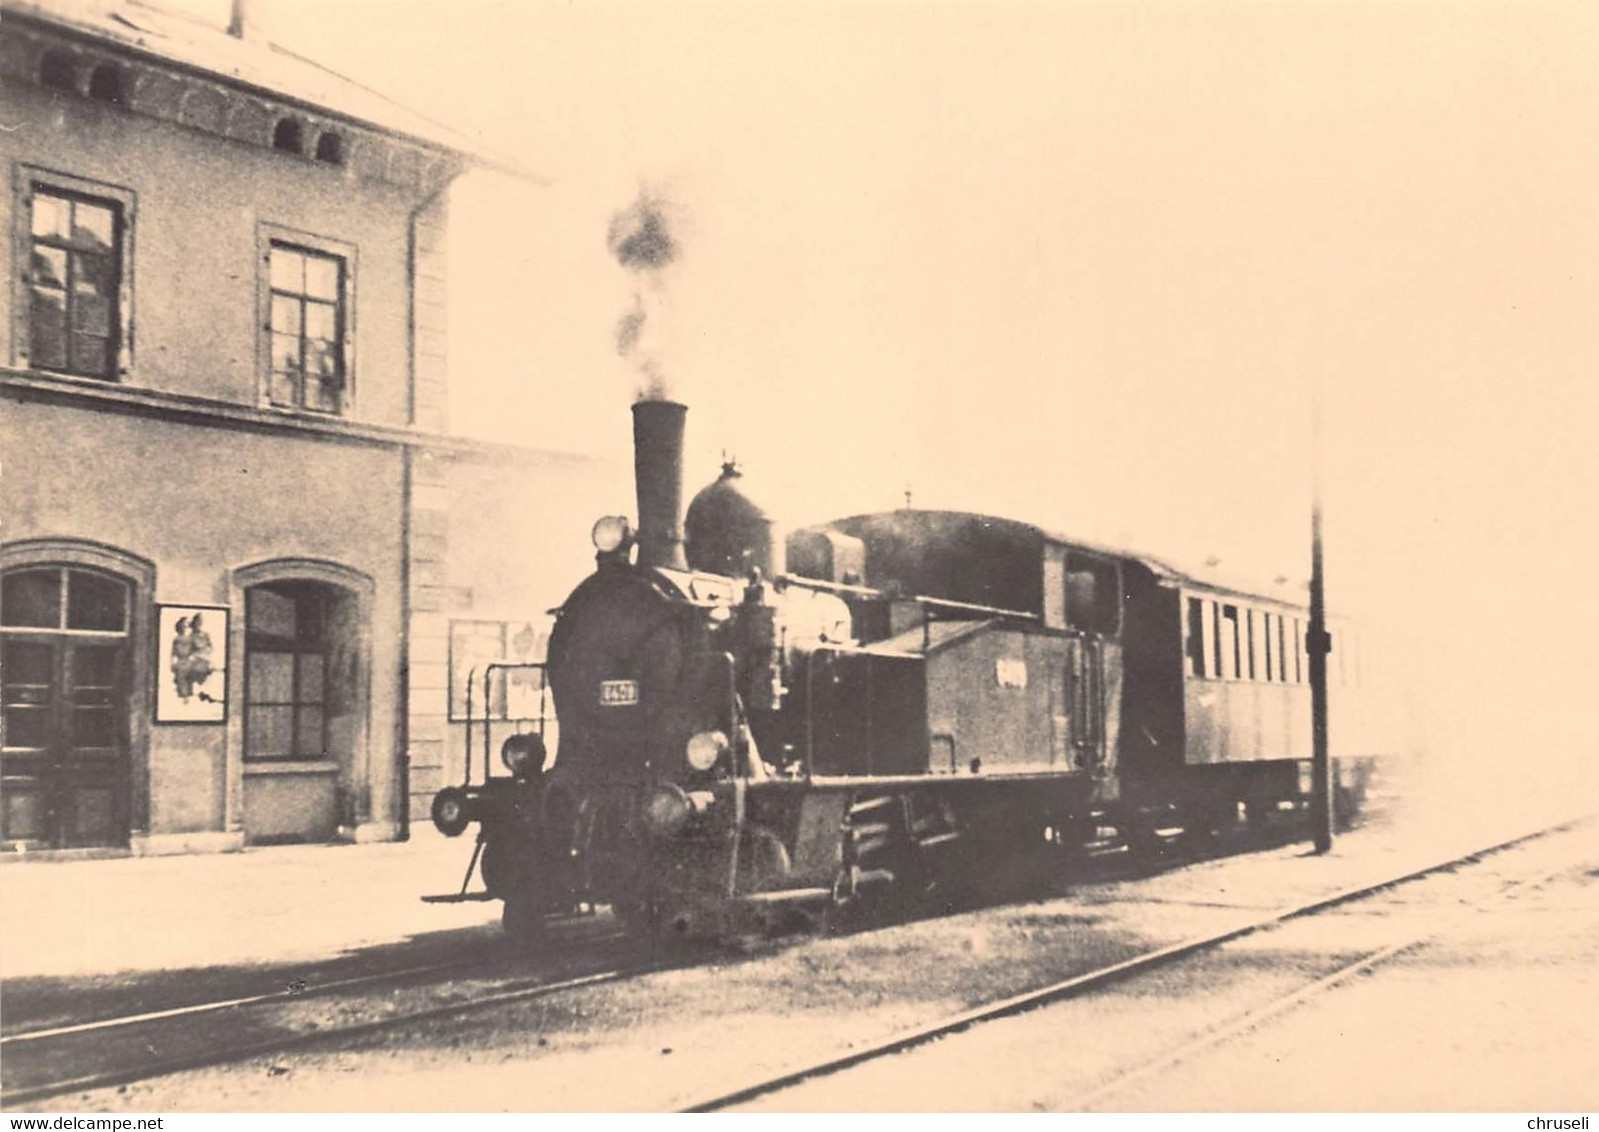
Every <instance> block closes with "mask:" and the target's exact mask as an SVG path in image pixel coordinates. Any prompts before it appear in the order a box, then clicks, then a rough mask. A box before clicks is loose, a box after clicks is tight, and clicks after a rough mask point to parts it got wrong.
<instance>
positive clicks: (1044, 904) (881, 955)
mask: <svg viewBox="0 0 1599 1132" xmlns="http://www.w3.org/2000/svg"><path fill="white" fill-rule="evenodd" d="M1417 828H1418V827H1417V826H1416V825H1414V824H1411V825H1409V826H1407V827H1406V833H1405V835H1404V836H1395V835H1394V833H1393V832H1392V831H1384V830H1381V829H1373V830H1366V831H1361V832H1359V833H1356V834H1354V835H1351V836H1348V837H1345V838H1343V839H1341V840H1340V841H1339V844H1338V848H1337V850H1336V851H1335V852H1334V853H1333V854H1332V855H1329V856H1327V857H1312V856H1308V855H1306V852H1305V850H1304V848H1303V847H1302V846H1298V845H1294V846H1288V847H1285V848H1281V849H1277V850H1272V851H1269V852H1262V853H1255V854H1250V855H1247V856H1242V857H1233V858H1224V859H1217V860H1212V861H1206V862H1203V863H1200V864H1196V865H1192V866H1189V867H1186V868H1181V869H1176V870H1174V871H1171V872H1168V873H1165V874H1162V875H1159V876H1155V877H1149V878H1145V879H1140V880H1130V881H1107V882H1099V883H1089V884H1083V885H1080V886H1078V887H1077V888H1076V889H1074V890H1073V891H1071V892H1069V893H1063V894H1061V895H1057V896H1053V897H1051V898H1048V899H1042V900H1036V901H1033V902H1030V903H1025V904H1019V905H1011V906H1007V907H1002V908H990V909H983V910H978V911H973V912H967V913H962V914H959V915H954V916H948V917H945V918H941V919H937V920H930V921H924V922H919V923H910V924H901V925H897V926H893V927H889V928H883V929H879V930H874V931H863V932H860V933H857V934H854V935H849V936H844V937H838V938H825V939H808V940H800V941H788V942H786V943H781V944H776V945H765V946H762V947H758V948H756V949H755V950H754V952H753V953H752V954H749V955H745V956H738V955H729V956H727V957H726V958H725V960H724V961H719V962H713V963H708V964H704V965H701V966H696V967H694V968H692V969H688V970H679V971H671V972H662V973H658V974H653V975H648V976H644V977H641V978H638V979H635V980H631V981H628V982H626V983H622V984H615V985H611V986H607V987H599V988H589V989H586V990H583V991H578V992H569V993H562V994H559V995H555V996H551V997H549V998H546V999H541V1000H538V1001H536V1002H532V1003H526V1004H522V1005H519V1006H516V1007H507V1008H501V1009H496V1010H493V1011H486V1012H483V1013H481V1014H473V1015H470V1016H466V1017H462V1018H459V1019H456V1020H453V1021H451V1022H449V1023H445V1024H440V1023H435V1024H433V1025H431V1026H429V1027H427V1028H425V1029H423V1028H417V1029H415V1030H413V1031H406V1030H398V1031H394V1032H391V1033H387V1034H385V1035H383V1036H382V1037H381V1039H378V1038H374V1039H371V1040H369V1041H367V1042H365V1043H363V1044H361V1045H359V1046H357V1047H354V1048H349V1049H339V1050H328V1051H305V1052H302V1053H299V1054H297V1055H295V1056H293V1057H292V1058H291V1057H287V1056H284V1057H278V1058H272V1059H255V1060H251V1061H245V1062H241V1063H238V1064H234V1065H229V1066H226V1067H221V1068H217V1069H212V1070H206V1071H196V1072H193V1073H185V1074H179V1075H174V1076H171V1077H167V1078H163V1079H160V1080H157V1081H151V1082H143V1083H139V1084H136V1085H131V1086H127V1087H125V1088H123V1089H119V1090H115V1091H103V1092H100V1093H97V1094H87V1095H81V1096H76V1097H64V1098H60V1099H59V1100H58V1101H57V1102H54V1103H53V1104H51V1105H50V1106H47V1107H49V1108H52V1109H55V1110H59V1111H78V1112H82V1111H100V1110H126V1111H136V1112H145V1113H149V1112H155V1111H317V1110H363V1111H365V1110H382V1111H411V1110H422V1111H468V1110H470V1111H494V1110H514V1111H527V1110H660V1109H664V1108H671V1107H676V1106H680V1105H683V1104H687V1103H691V1102H692V1101H694V1100H697V1099H700V1098H702V1097H704V1096H708V1095H714V1094H716V1093H720V1092H722V1091H725V1090H726V1089H727V1088H729V1087H730V1086H732V1085H735V1084H738V1083H742V1082H743V1081H744V1080H746V1079H753V1078H756V1077H758V1076H761V1075H765V1074H770V1073H773V1072H775V1071H778V1070H780V1069H782V1068H785V1067H787V1066H789V1065H791V1064H793V1063H795V1062H796V1061H801V1060H806V1059H809V1058H811V1057H815V1056H818V1055H821V1054H825V1053H829V1052H833V1051H836V1050H837V1049H839V1048H840V1047H841V1046H843V1045H845V1044H847V1043H849V1042H851V1041H856V1042H859V1041H865V1040H869V1039H871V1038H873V1037H882V1036H886V1035H888V1034H890V1033H893V1032H896V1031H898V1030H900V1029H903V1028H905V1027H907V1026H910V1025H914V1024H918V1023H922V1022H926V1021H929V1020H931V1019H933V1018H936V1017H938V1016H940V1015H943V1014H945V1013H948V1012H950V1011H952V1010H956V1009H960V1008H962V1007H966V1006H970V1005H975V1004H978V1003H981V1002H986V1001H990V1000H992V999H994V998H998V997H1002V996H1004V995H1008V994H1013V993H1017V992H1020V991H1022V990H1026V989H1030V988H1031V987H1034V986H1037V985H1039V984H1042V983H1045V982H1050V981H1053V980H1056V979H1060V978H1063V977H1067V976H1069V975H1071V974H1074V973H1079V972H1082V971H1086V970H1089V969H1092V968H1094V967H1096V966H1099V965H1102V964H1103V963H1105V962H1107V961H1112V960H1115V959H1120V958H1125V957H1127V956H1130V955H1133V954H1136V953H1139V952H1142V951H1145V950H1149V949H1151V948H1154V947H1159V946H1162V945H1164V944H1168V943H1172V942H1175V941H1177V940H1181V939H1185V938H1188V937H1190V936H1193V935H1197V934H1201V933H1205V932H1210V931H1214V930H1217V929H1218V928H1221V927H1225V926H1229V925H1231V924H1234V923H1237V922H1240V921H1241V920H1245V919H1252V918H1254V917H1255V916H1257V915H1259V913H1260V912H1261V911H1262V910H1264V909H1268V908H1273V907H1277V906H1281V905H1284V904H1289V903H1294V902H1297V901H1299V900H1302V899H1305V898H1307V897H1308V896H1311V895H1314V894H1320V893H1326V892H1331V891H1335V890H1337V889H1340V888H1343V887H1346V886H1348V885H1352V884H1355V883H1358V882H1361V881H1364V880H1367V879H1370V878H1373V877H1375V876H1378V875H1384V874H1388V873H1391V872H1393V871H1397V870H1398V869H1399V868H1401V867H1403V866H1404V865H1406V864H1420V863H1422V862H1423V861H1430V860H1432V859H1436V858H1438V857H1441V856H1445V855H1447V854H1448V853H1449V852H1450V851H1452V850H1457V849H1459V848H1461V847H1463V846H1465V845H1467V844H1470V843H1477V844H1481V843H1482V841H1483V840H1485V837H1484V834H1483V831H1481V830H1467V829H1449V830H1444V829H1442V828H1440V829H1438V830H1433V831H1431V832H1429V833H1427V835H1425V836H1421V835H1418V833H1417ZM1358 944H1359V940H1358V939H1356V938H1350V939H1348V940H1342V941H1340V942H1339V943H1338V944H1337V945H1336V946H1333V947H1331V948H1330V949H1329V948H1327V947H1321V948H1297V949H1295V950H1296V951H1297V952H1303V953H1304V954H1303V956H1301V957H1296V956H1295V955H1285V954H1284V953H1281V952H1267V953H1264V954H1257V955H1253V956H1250V955H1248V954H1247V953H1241V954H1240V956H1239V957H1238V958H1236V959H1235V960H1233V962H1235V963H1237V964H1239V965H1240V966H1241V968H1242V969H1244V970H1247V971H1248V972H1250V973H1252V976H1253V983H1252V986H1253V987H1254V988H1256V989H1255V991H1253V992H1252V993H1258V994H1261V995H1266V996H1268V997H1269V996H1270V995H1271V994H1273V993H1277V992H1278V990H1279V988H1281V987H1283V986H1286V985H1287V984H1288V983H1289V982H1291V981H1292V978H1293V977H1294V975H1295V974H1296V973H1297V972H1298V971H1299V970H1300V969H1301V968H1302V967H1304V965H1305V964H1311V956H1314V957H1315V958H1316V960H1317V961H1325V958H1326V955H1327V954H1329V953H1330V954H1334V955H1343V954H1346V953H1348V952H1350V951H1351V950H1352V949H1354V948H1356V947H1357V946H1358ZM1304 969H1309V968H1308V967H1304ZM1223 982H1225V981H1223ZM1229 994H1233V997H1231V998H1229V997H1228V996H1229ZM1146 997H1147V1001H1146V1008H1148V1009H1150V1010H1151V1011H1152V1012H1153V1013H1154V1014H1156V1015H1158V1016H1160V1017H1162V1018H1164V1019H1167V1020H1168V1022H1167V1023H1164V1024H1166V1025H1168V1026H1169V1033H1170V1034H1172V1035H1176V1034H1178V1033H1179V1032H1181V1031H1182V1029H1183V1026H1184V1025H1185V1024H1188V1023H1186V1022H1185V1021H1184V1020H1185V1019H1188V1018H1189V1017H1190V1016H1192V1017H1197V1016H1198V1014H1200V1013H1203V1012H1204V1011H1205V1010H1207V1009H1212V1008H1219V1007H1221V1006H1225V1005H1228V1004H1229V1003H1230V1004H1231V1005H1232V1006H1233V1007H1234V1008H1236V1006H1237V1004H1238V1002H1239V1001H1240V1000H1239V999H1237V997H1236V992H1229V991H1228V990H1226V989H1225V987H1223V988H1222V989H1217V987H1214V986H1199V987H1195V986H1178V985H1172V986H1165V987H1157V988H1155V989H1154V990H1153V991H1150V992H1148V993H1147V996H1146ZM1115 1024H1116V1023H1115V1019H1113V1018H1110V1017H1107V1018H1105V1019H1089V1020H1087V1021H1086V1022H1085V1023H1084V1024H1082V1025H1074V1026H1072V1027H1070V1028H1067V1029H1066V1030H1065V1032H1064V1034H1063V1033H1056V1034H1055V1035H1054V1038H1053V1046H1052V1048H1051V1051H1050V1052H1049V1053H1048V1054H1047V1058H1058V1059H1059V1061H1060V1062H1061V1063H1062V1064H1083V1065H1085V1066H1086V1065H1090V1064H1091V1063H1092V1060H1093V1058H1094V1057H1095V1056H1096V1051H1097V1050H1098V1049H1099V1048H1100V1046H1101V1045H1102V1044H1103V1043H1102V1042H1101V1041H1100V1040H1099V1038H1098V1037H1097V1031H1098V1030H1099V1029H1101V1028H1102V1027H1104V1026H1113V1025H1115ZM1163 1032H1166V1031H1163ZM1035 1056H1039V1055H1036V1054H1035ZM1044 1063H1045V1064H1049V1063H1050V1062H1049V1061H1048V1060H1046V1061H1045V1062H1044ZM985 1073H986V1071H985ZM919 1099H920V1094H912V1095H911V1096H910V1097H909V1098H907V1097H905V1096H903V1095H901V1096H899V1097H897V1098H895V1101H894V1103H891V1104H889V1106H888V1107H895V1108H912V1109H920V1108H924V1107H940V1106H934V1105H924V1104H921V1103H918V1100H919ZM1009 1100H1010V1101H1011V1102H1013V1103H1007V1104H1004V1105H1000V1106H999V1107H1007V1108H1008V1107H1026V1106H1027V1099H1026V1098H1020V1097H1012V1098H1009ZM817 1107H822V1106H817ZM849 1107H871V1106H870V1105H868V1104H866V1098H865V1097H858V1098H856V1099H855V1100H854V1101H853V1102H852V1103H851V1104H850V1105H849ZM1139 1107H1142V1106H1141V1105H1140V1106H1139ZM1333 1107H1338V1108H1342V1107H1347V1106H1346V1105H1342V1104H1339V1105H1334V1106H1333Z"/></svg>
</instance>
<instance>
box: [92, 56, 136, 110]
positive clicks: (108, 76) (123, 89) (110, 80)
mask: <svg viewBox="0 0 1599 1132" xmlns="http://www.w3.org/2000/svg"><path fill="white" fill-rule="evenodd" d="M89 97H90V98H97V99H99V100H100V101H101V102H109V103H112V104H113V105H116V106H126V105H127V104H128V73H127V72H126V71H124V70H123V69H122V68H121V67H119V66H117V65H116V64H115V63H101V64H100V65H99V66H98V67H96V68H95V69H94V70H93V72H91V73H90V75H89Z"/></svg>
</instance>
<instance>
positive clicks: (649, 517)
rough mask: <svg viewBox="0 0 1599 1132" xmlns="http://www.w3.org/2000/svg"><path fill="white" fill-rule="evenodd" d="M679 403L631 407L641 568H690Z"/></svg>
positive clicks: (646, 403)
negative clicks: (685, 538)
mask: <svg viewBox="0 0 1599 1132" xmlns="http://www.w3.org/2000/svg"><path fill="white" fill-rule="evenodd" d="M687 415H688V406H687V405H680V404H678V403H677V402H676V401H638V402H635V403H634V405H633V477H634V480H635V482H636V484H637V487H638V564H639V565H640V566H644V567H656V566H664V567H666V568H668V569H672V570H686V569H688V562H687V561H686V560H685V559H684V557H683V526H682V517H683V421H684V418H685V417H686V416H687Z"/></svg>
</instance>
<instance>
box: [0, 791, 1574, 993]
mask: <svg viewBox="0 0 1599 1132" xmlns="http://www.w3.org/2000/svg"><path fill="white" fill-rule="evenodd" d="M1416 796H1419V797H1421V798H1424V799H1428V800H1429V804H1427V805H1417V804H1415V803H1407V804H1406V805H1405V807H1404V811H1403V813H1402V814H1401V813H1395V814H1393V815H1390V817H1391V819H1392V820H1386V821H1381V822H1375V823H1373V825H1372V826H1370V827H1368V828H1363V829H1361V830H1359V831H1357V832H1356V833H1355V834H1352V835H1350V836H1347V837H1341V838H1340V839H1339V842H1338V844H1337V846H1336V847H1335V850H1334V853H1333V854H1332V855H1331V857H1330V858H1323V859H1322V860H1321V861H1319V862H1316V861H1313V860H1306V859H1304V854H1306V853H1307V852H1308V847H1307V846H1304V845H1294V846H1290V847H1287V848H1284V849H1281V850H1278V851H1276V852H1273V853H1267V854H1263V855H1258V860H1257V861H1256V862H1255V864H1254V865H1252V866H1249V865H1247V859H1246V860H1241V861H1239V862H1238V867H1235V868H1232V869H1230V875H1231V877H1232V882H1231V883H1233V884H1235V885H1238V886H1240V887H1239V888H1238V889H1237V890H1236V891H1237V892H1241V891H1242V886H1243V885H1245V883H1246V881H1245V878H1246V877H1251V876H1256V874H1258V877H1257V879H1256V881H1255V882H1254V883H1256V884H1257V885H1258V889H1259V891H1258V893H1256V895H1255V897H1254V899H1256V900H1257V901H1258V902H1260V903H1262V904H1270V903H1272V902H1273V901H1274V900H1277V899H1279V898H1280V897H1281V893H1280V892H1279V891H1277V889H1278V887H1279V886H1281V885H1282V884H1283V883H1284V881H1285V879H1286V878H1288V877H1295V878H1298V880H1299V881H1303V882H1305V883H1310V881H1311V880H1312V878H1318V877H1319V878H1321V879H1320V881H1319V882H1318V883H1325V884H1328V885H1334V886H1336V885H1338V884H1344V883H1352V882H1354V881H1357V880H1359V879H1362V878H1363V877H1365V876H1366V875H1367V874H1368V873H1373V872H1374V871H1380V870H1383V869H1393V870H1395V871H1401V870H1402V868H1403V867H1404V866H1406V865H1407V864H1408V863H1410V862H1412V861H1413V862H1414V863H1416V864H1421V863H1424V862H1430V861H1431V860H1436V859H1437V858H1438V857H1439V856H1440V855H1445V854H1448V853H1451V852H1458V851H1467V850H1469V849H1471V848H1473V847H1477V846H1483V845H1489V844H1492V843H1493V841H1494V840H1495V838H1496V837H1498V836H1499V835H1500V834H1503V835H1504V836H1513V835H1515V834H1517V833H1521V832H1527V831H1529V830H1531V829H1534V828H1538V826H1539V825H1540V824H1544V823H1547V822H1549V821H1552V820H1555V819H1557V818H1569V817H1572V816H1575V815H1577V814H1581V813H1591V812H1595V811H1596V810H1599V805H1586V806H1584V805H1582V804H1581V803H1579V802H1578V801H1577V800H1576V799H1575V798H1573V797H1572V796H1571V795H1570V794H1569V793H1568V794H1563V795H1559V796H1555V797H1546V798H1544V799H1542V800H1541V801H1538V802H1537V803H1536V804H1533V803H1527V804H1524V805H1521V806H1518V807H1515V808H1511V807H1508V806H1507V805H1506V804H1505V800H1504V798H1503V797H1497V796H1492V795H1486V794H1485V795H1480V796H1479V795H1472V796H1463V795H1459V794H1456V795H1455V796H1454V797H1452V798H1445V797H1443V796H1441V795H1439V794H1437V793H1436V792H1428V791H1425V790H1423V791H1418V793H1417V795H1416ZM472 844H473V841H472V835H471V834H470V833H468V834H466V835H464V836H462V837H459V838H446V837H443V836H442V835H440V834H439V833H438V832H437V831H436V830H434V829H433V827H432V826H431V825H430V824H427V823H422V822H419V823H416V824H414V825H413V826H412V831H411V840H409V841H406V842H383V843H369V844H356V845H351V844H336V845H296V846H273V847H261V848H251V849H245V850H243V851H241V852H235V853H212V854H201V855H193V856H170V857H123V858H115V859H106V860H75V861H60V860H57V861H12V862H8V863H6V864H5V865H4V867H0V980H7V979H22V978H36V977H42V978H50V979H68V980H70V979H76V978H81V977H107V976H116V975H117V974H119V973H126V974H129V975H133V974H136V973H141V972H176V971H182V970H187V969H201V968H217V967H248V966H251V965H259V964H282V963H317V962H321V961H324V960H329V959H334V958H339V957H341V956H348V955H349V954H350V953H352V952H356V951H364V950H368V949H371V948H374V947H381V946H384V945H390V944H401V943H406V942H407V941H421V942H423V943H425V942H426V941H427V937H436V938H437V939H440V940H443V939H445V938H446V936H447V935H448V934H449V933H455V934H459V933H460V932H461V931H462V930H463V929H468V930H476V929H481V930H482V931H483V932H485V933H497V932H498V931H499V928H498V921H499V916H500V905H499V903H498V902H497V901H496V902H478V903H461V904H424V903H423V902H422V899H421V898H422V897H423V896H427V895H436V894H444V893H452V892H456V891H458V890H459V888H460V885H461V880H462V876H463V874H464V873H465V870H466V865H467V861H468V860H469V859H470V857H471V853H472ZM1279 857H1282V858H1285V859H1292V860H1294V861H1296V862H1297V865H1296V866H1295V867H1294V868H1293V869H1291V870H1288V871H1287V872H1284V871H1283V870H1282V868H1281V866H1280V864H1278V863H1277V860H1278V858H1279ZM1196 883H1197V881H1196ZM474 887H480V886H479V885H478V884H477V883H476V882H474Z"/></svg>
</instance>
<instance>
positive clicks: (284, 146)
mask: <svg viewBox="0 0 1599 1132" xmlns="http://www.w3.org/2000/svg"><path fill="white" fill-rule="evenodd" d="M272 148H273V149H281V150H282V151H283V152H284V153H304V152H305V140H304V131H303V130H302V129H301V127H300V123H299V122H298V121H296V120H295V119H293V118H279V119H278V124H277V125H276V126H275V127H273V130H272Z"/></svg>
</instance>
